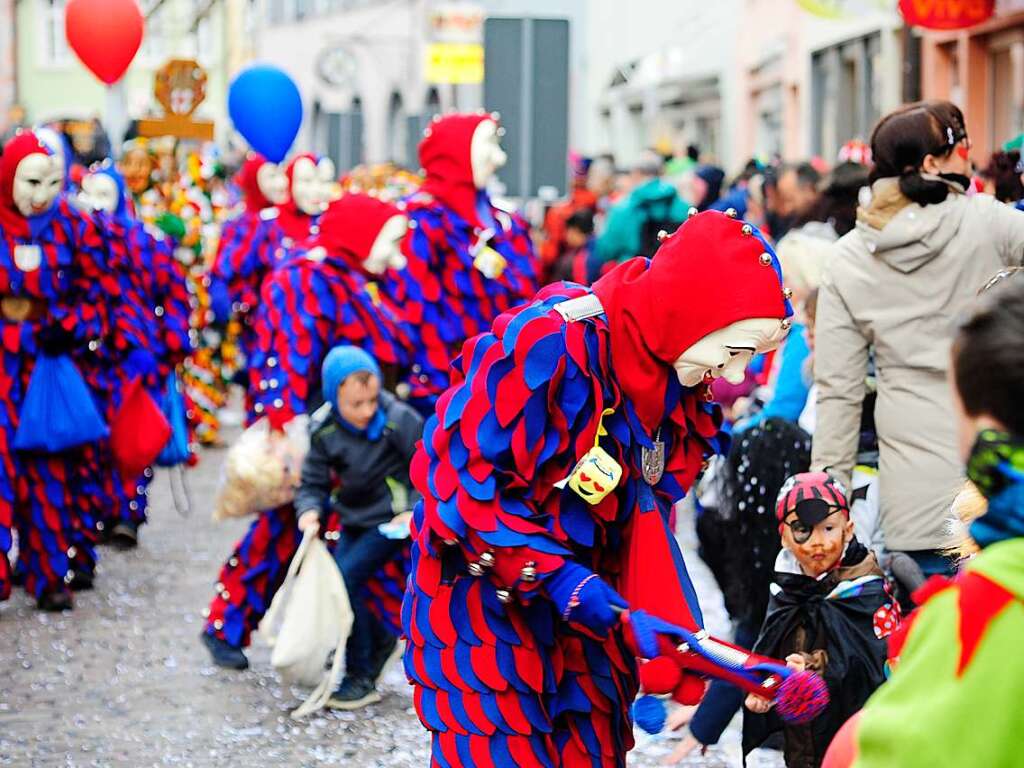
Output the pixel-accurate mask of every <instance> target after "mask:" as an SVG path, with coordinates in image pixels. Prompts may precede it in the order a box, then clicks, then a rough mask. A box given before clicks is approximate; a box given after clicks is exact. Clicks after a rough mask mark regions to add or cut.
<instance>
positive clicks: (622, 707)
mask: <svg viewBox="0 0 1024 768" xmlns="http://www.w3.org/2000/svg"><path fill="white" fill-rule="evenodd" d="M703 216H707V214H705V215H703ZM711 216H712V217H714V218H712V219H710V220H709V219H706V218H705V219H704V220H703V222H702V223H701V224H698V225H694V224H693V222H692V221H691V223H689V224H688V225H684V227H685V226H690V227H693V226H697V227H702V228H703V230H704V231H703V233H702V231H701V229H697V230H693V232H694V235H693V237H690V238H681V237H680V236H679V235H676V236H675V237H673V238H671V239H670V240H669V242H670V243H671V242H672V241H673V240H676V241H678V242H677V244H676V247H675V250H674V251H672V249H671V248H670V249H669V253H668V254H667V255H664V256H662V253H659V255H658V256H656V257H655V260H654V262H648V261H647V260H645V259H636V260H633V261H632V262H628V263H626V264H624V265H621V266H620V267H619V268H617V269H616V270H614V271H613V272H612V273H611V274H610V275H608V276H607V277H606V278H604V280H603V281H602V282H599V283H598V284H597V285H595V287H594V293H595V294H596V295H598V296H599V297H600V301H601V304H602V306H603V309H604V313H602V314H598V315H596V316H594V317H589V318H586V319H578V320H576V321H574V322H567V321H566V320H563V318H562V316H561V315H560V314H559V313H558V312H557V311H556V310H555V309H554V307H555V306H556V305H557V304H559V303H560V302H563V301H564V300H567V299H571V298H575V297H579V296H584V295H586V294H588V293H589V291H588V290H587V289H585V288H582V287H580V286H576V285H572V284H568V283H563V284H556V285H551V286H548V287H547V288H544V289H543V290H541V291H540V293H539V294H537V296H536V298H535V299H534V301H533V302H532V303H531V304H529V305H528V306H526V307H524V308H520V309H517V310H513V311H511V312H508V313H506V314H504V315H502V316H501V317H500V318H499V319H498V321H497V322H496V323H495V324H494V328H493V331H492V332H491V333H485V334H481V335H479V336H476V337H474V338H473V339H470V340H469V341H468V342H467V343H466V344H465V346H464V347H463V351H462V356H461V357H460V358H458V359H457V360H456V361H455V363H454V364H453V382H452V387H451V388H450V389H449V390H448V391H447V392H445V394H444V395H443V396H442V397H441V398H440V400H439V401H438V404H437V412H436V416H434V417H431V418H430V419H429V420H428V422H427V424H426V428H425V432H424V438H423V443H422V448H421V450H420V451H419V452H418V453H417V455H416V458H415V459H414V461H413V468H412V477H413V481H414V483H415V484H416V487H417V488H418V489H419V490H420V492H421V493H422V494H423V502H422V504H421V505H420V506H418V507H417V509H416V511H415V513H414V518H413V538H414V543H413V554H412V557H413V563H412V567H413V572H412V576H411V578H410V581H409V585H408V589H407V592H406V597H405V601H404V604H403V612H402V623H403V626H404V628H405V630H406V636H407V638H408V641H409V643H408V646H407V649H406V654H405V667H406V673H407V675H408V677H409V680H410V682H411V683H412V684H413V686H414V688H415V705H416V709H417V713H418V714H419V717H420V720H421V721H422V723H423V725H424V726H425V727H426V728H427V729H428V730H430V731H431V732H432V735H433V745H432V746H433V748H432V765H434V766H445V767H447V766H452V767H453V768H454V767H455V766H462V765H473V766H506V765H518V766H622V765H624V764H625V754H626V752H627V751H628V749H629V748H630V747H631V746H632V723H631V719H630V714H629V710H630V705H631V704H632V702H633V699H634V697H635V694H636V692H637V689H638V680H637V671H636V667H635V662H634V660H633V658H632V656H631V654H630V652H629V651H628V650H627V646H626V644H625V638H624V635H623V629H622V627H621V625H620V626H619V627H617V628H614V629H613V630H612V631H611V632H610V633H609V634H608V636H607V638H606V639H604V640H598V639H595V637H594V636H593V635H591V634H589V633H587V634H584V633H582V632H580V631H578V630H577V629H576V628H575V625H572V624H568V623H566V622H565V621H564V620H563V619H562V617H561V615H560V614H559V610H558V609H557V608H556V607H555V604H554V602H553V601H552V600H551V599H550V598H549V596H548V594H547V592H546V588H545V583H546V581H547V580H548V579H550V578H551V577H552V576H554V575H556V574H558V573H559V571H560V569H561V568H562V567H563V566H564V565H566V564H568V563H575V564H578V565H582V566H584V567H585V568H587V569H589V570H590V571H592V572H593V573H595V574H597V575H598V577H600V578H602V579H604V580H605V581H606V582H607V583H608V584H609V585H611V586H613V587H619V588H620V589H621V588H622V586H624V585H623V579H622V577H623V576H624V575H625V572H626V571H627V570H628V565H629V563H628V561H627V554H628V550H629V537H630V535H631V530H633V529H632V527H631V523H633V522H635V521H636V520H637V519H638V515H641V514H660V515H661V516H662V519H667V517H668V514H669V510H670V508H671V504H672V503H674V502H675V501H678V500H679V499H680V498H682V496H683V495H684V493H685V491H686V489H687V488H689V486H690V485H691V484H692V483H693V481H694V480H695V478H696V476H697V474H698V473H699V471H700V469H701V467H702V464H703V462H704V461H705V459H706V458H707V457H708V456H710V455H712V454H713V453H716V452H720V451H721V449H722V448H723V441H724V436H723V435H722V434H721V433H720V431H719V426H720V423H721V417H720V413H719V411H718V409H717V407H716V406H713V405H712V404H710V403H708V402H707V401H706V399H705V397H704V390H705V388H704V387H703V386H702V387H700V388H698V389H697V390H694V389H688V388H684V387H682V386H681V385H679V384H678V380H677V379H676V378H675V376H674V374H673V372H672V369H671V368H670V367H669V366H670V364H671V361H673V360H675V359H676V358H677V357H678V356H679V355H680V354H682V352H683V351H684V350H685V349H686V348H688V347H689V346H690V345H691V344H692V343H693V342H695V341H697V340H698V339H700V338H702V337H703V336H705V335H707V333H710V332H711V331H713V330H717V329H718V328H724V327H726V326H727V325H729V324H731V323H733V322H735V321H737V320H739V319H744V318H749V317H779V318H780V319H781V318H783V317H785V316H786V312H787V311H788V305H785V302H784V298H783V295H782V287H781V285H780V282H779V278H778V275H777V274H776V272H775V271H774V270H771V269H769V270H766V273H762V274H759V273H757V271H756V267H757V265H758V256H759V254H760V253H762V248H763V245H762V244H761V243H760V242H752V240H753V238H748V239H747V241H746V242H740V238H741V237H744V236H741V235H740V227H741V224H740V223H738V222H735V221H731V220H728V219H726V218H725V217H724V216H721V215H719V214H711ZM701 218H702V217H698V220H700V219H701ZM719 219H721V221H720V220H719ZM726 237H729V238H731V239H733V240H734V241H736V242H737V245H736V247H734V248H733V249H732V251H731V252H730V255H729V256H728V257H721V259H716V258H715V256H716V255H717V254H716V253H715V252H714V251H713V250H711V249H713V248H715V247H716V246H717V243H718V241H719V240H722V239H724V238H726ZM664 249H665V246H663V251H664ZM722 250H723V251H725V250H727V249H725V248H724V247H723V248H722ZM680 252H682V255H680ZM701 257H707V261H708V262H709V263H708V264H707V269H708V272H709V273H711V274H714V273H715V271H716V269H715V268H716V267H717V266H718V265H719V263H721V264H722V265H724V266H729V265H730V264H731V263H732V262H734V261H739V260H749V261H750V262H751V263H750V264H749V265H744V266H743V267H742V268H741V269H737V270H734V272H737V273H738V274H736V276H735V279H736V280H743V279H744V278H745V277H746V276H747V274H749V275H752V276H753V277H754V280H755V282H756V283H757V286H756V287H754V288H748V289H747V291H743V290H741V291H739V293H741V294H744V297H745V298H746V299H750V298H751V295H753V300H752V301H744V300H741V301H739V302H732V301H724V300H723V299H724V297H725V296H726V295H727V293H728V290H730V289H732V284H731V283H730V282H729V277H730V276H729V274H728V273H726V274H724V275H722V276H721V277H709V276H708V275H703V276H700V275H697V276H694V275H687V274H686V272H687V267H690V266H694V265H696V264H699V263H700V261H701ZM659 258H661V259H662V263H661V265H659V263H658V259H659ZM659 266H660V267H661V268H660V269H659ZM776 266H777V265H776ZM719 282H720V283H721V285H716V284H715V283H719ZM687 284H690V287H689V288H688V287H687ZM727 286H728V287H727ZM705 288H709V289H711V294H712V295H710V296H703V295H702V289H705ZM691 294H692V295H691ZM668 296H673V298H674V299H675V301H673V302H667V301H664V299H665V298H667V297H668ZM659 299H660V300H659ZM688 305H689V307H688ZM705 310H707V311H705ZM688 318H689V319H688ZM637 322H640V323H641V326H644V324H645V323H646V326H645V327H642V329H641V330H640V331H639V332H636V333H634V325H635V323H637ZM623 332H625V341H623V338H624V337H623V335H622V334H623ZM631 335H635V336H636V338H635V339H633V340H632V342H631V341H630V336H631ZM631 343H633V344H635V346H633V347H631V346H630V344H631ZM641 347H642V348H641ZM613 358H614V361H615V363H614V365H613ZM659 366H660V367H659ZM608 408H611V409H614V413H613V414H612V415H610V416H607V417H605V419H604V422H603V425H604V427H605V428H606V429H607V430H608V433H609V434H608V435H607V436H606V437H603V438H602V439H601V443H600V444H601V447H602V448H603V449H604V450H605V451H607V452H608V453H609V454H611V456H612V457H613V458H614V459H615V460H616V461H617V462H618V463H619V464H620V465H621V467H622V469H623V476H622V480H621V481H620V482H619V484H618V486H617V488H616V490H615V491H614V492H613V493H611V494H610V495H609V496H607V497H606V498H605V499H604V500H603V501H601V502H600V503H599V504H597V505H595V506H591V505H589V504H587V503H586V502H584V501H583V499H582V498H581V497H580V496H578V495H576V494H575V493H574V492H573V491H572V490H570V489H568V488H566V489H565V490H560V489H559V488H557V487H556V486H555V484H556V483H557V482H559V481H561V480H563V479H565V478H566V477H568V476H569V474H570V472H571V471H572V470H573V468H574V466H575V465H576V462H577V461H578V460H579V459H580V458H581V457H582V456H583V455H584V454H585V453H586V452H587V451H588V449H590V448H591V446H593V445H594V439H595V436H596V435H597V433H598V428H599V419H600V417H601V414H602V412H603V410H604V409H608ZM659 433H660V434H659ZM655 435H659V436H660V440H662V441H663V442H664V444H665V463H664V472H663V474H662V476H661V477H660V479H658V480H657V482H655V484H654V485H653V486H651V485H649V484H648V483H647V481H646V480H644V478H643V472H642V468H641V459H642V448H644V447H647V448H651V447H652V446H653V441H652V437H654V436H655ZM485 554H489V555H490V557H491V559H492V561H493V566H492V567H484V568H483V569H482V570H483V573H482V575H474V570H476V572H477V574H479V573H480V570H481V569H480V564H481V563H482V562H483V558H482V556H483V555H485ZM471 566H474V568H471ZM677 573H678V576H679V581H680V584H679V586H680V587H681V590H677V591H676V593H675V594H681V595H682V596H683V597H685V602H686V603H687V604H689V605H691V606H692V608H693V609H695V610H696V612H697V616H696V619H697V621H698V622H699V607H697V606H696V600H695V596H694V595H693V594H692V587H691V586H690V585H689V583H688V578H687V577H686V575H685V569H684V568H682V567H681V566H679V570H678V572H677ZM667 593H668V590H666V594H667ZM625 597H626V598H627V599H630V594H628V593H627V594H625ZM644 607H646V606H644ZM680 610H684V611H685V607H683V608H681V609H680Z"/></svg>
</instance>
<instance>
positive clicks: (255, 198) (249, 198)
mask: <svg viewBox="0 0 1024 768" xmlns="http://www.w3.org/2000/svg"><path fill="white" fill-rule="evenodd" d="M267 162H268V161H267V158H265V157H264V156H263V155H259V154H256V153H255V152H250V153H249V155H248V156H247V157H246V158H245V162H244V163H243V164H242V167H241V168H240V169H239V170H238V173H237V174H236V175H235V183H236V184H237V185H238V187H239V189H241V190H242V194H243V195H245V210H246V211H248V212H249V213H259V212H260V211H262V210H263V209H264V208H268V207H270V205H271V202H270V201H269V200H268V199H267V198H266V195H264V194H263V191H262V190H261V189H260V184H259V180H258V176H259V172H260V168H262V167H263V166H264V165H266V164H267Z"/></svg>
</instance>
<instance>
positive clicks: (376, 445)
mask: <svg viewBox="0 0 1024 768" xmlns="http://www.w3.org/2000/svg"><path fill="white" fill-rule="evenodd" d="M322 381H323V394H324V404H323V405H322V406H321V407H320V408H319V409H318V410H317V411H316V412H315V413H314V414H313V416H312V419H311V421H310V447H309V453H308V454H307V456H306V460H305V463H304V464H303V466H302V481H301V485H300V486H299V489H298V492H297V493H296V496H295V509H296V510H297V511H298V515H299V520H298V523H299V528H300V529H302V530H303V531H305V530H306V529H307V528H310V527H313V526H319V525H320V521H321V517H322V516H323V514H324V513H325V512H326V511H327V509H328V506H329V507H330V509H332V510H334V511H335V512H337V513H338V514H339V516H340V518H341V524H342V531H341V538H340V540H339V541H338V546H337V549H336V550H335V559H336V560H337V562H338V568H339V569H340V570H341V575H342V576H343V577H344V579H345V587H346V589H347V590H348V594H349V600H350V601H351V603H352V612H353V614H354V621H353V624H352V634H351V636H350V637H349V640H348V646H347V648H346V656H345V669H346V672H345V679H344V680H343V681H342V683H341V685H340V687H339V688H338V690H337V691H335V692H334V694H333V695H332V697H331V699H330V701H329V702H328V706H329V707H332V708H334V709H344V710H352V709H358V708H360V707H363V706H366V705H367V704H372V703H374V702H376V701H379V700H380V694H379V693H378V692H377V690H376V686H375V683H376V679H377V677H378V676H379V675H380V673H381V671H382V670H383V667H384V664H385V663H386V662H387V659H388V657H389V656H390V655H391V652H392V651H393V650H394V648H395V643H396V640H395V638H394V636H392V635H390V634H389V633H387V632H386V631H385V630H383V628H381V627H380V626H376V625H377V624H378V622H377V619H376V618H375V617H374V616H373V614H372V613H371V612H370V610H369V607H368V606H367V604H366V601H365V599H363V597H362V593H363V588H364V586H365V584H366V582H367V580H368V579H369V578H370V577H371V576H373V575H374V574H375V573H376V572H377V571H378V570H379V569H380V568H381V566H383V565H384V564H386V563H387V562H388V561H390V560H392V559H394V558H395V557H397V556H399V554H400V553H401V549H402V545H403V540H404V539H405V538H406V537H407V536H408V525H409V515H408V514H405V513H406V512H407V510H408V509H409V508H411V506H412V504H413V503H415V501H416V498H417V496H416V492H415V490H414V489H413V488H412V484H411V483H410V482H409V462H410V461H411V460H412V456H413V453H414V452H415V450H416V443H417V442H418V441H419V439H420V437H421V436H422V435H423V419H422V418H421V417H420V416H419V414H418V413H416V411H414V410H413V409H412V408H410V407H409V406H408V405H406V404H405V403H403V402H401V401H399V400H397V399H396V398H395V397H394V396H393V395H392V394H391V393H389V392H385V391H382V389H381V373H380V368H379V367H378V366H377V362H376V361H375V360H374V359H373V358H372V357H371V356H370V355H369V354H367V353H366V352H364V351H363V350H362V349H359V348H358V347H351V346H339V347H335V348H334V349H332V350H331V351H330V352H329V353H328V354H327V357H326V358H325V359H324V363H323V371H322ZM395 484H397V485H398V486H400V487H404V489H405V490H406V496H407V498H406V500H405V501H404V503H402V504H401V505H400V506H401V509H398V510H396V509H395V506H396V500H395V497H393V496H392V487H393V485H395ZM335 489H336V490H335ZM332 491H333V492H334V493H333V495H332ZM399 495H400V494H399ZM396 511H397V512H399V513H400V514H398V515H397V516H396ZM403 526H404V528H403Z"/></svg>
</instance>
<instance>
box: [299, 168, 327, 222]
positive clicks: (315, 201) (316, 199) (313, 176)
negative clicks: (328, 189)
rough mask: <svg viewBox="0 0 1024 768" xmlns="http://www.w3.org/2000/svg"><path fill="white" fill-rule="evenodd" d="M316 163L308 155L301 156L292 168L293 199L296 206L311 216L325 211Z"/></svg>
mask: <svg viewBox="0 0 1024 768" xmlns="http://www.w3.org/2000/svg"><path fill="white" fill-rule="evenodd" d="M321 187H322V185H321V183H320V179H319V178H318V176H317V172H316V164H315V163H314V162H313V161H312V160H310V159H309V158H308V157H300V158H299V159H298V160H296V161H295V166H294V167H293V168H292V200H294V201H295V207H296V208H298V209H299V210H300V211H302V212H303V213H305V214H307V215H309V216H316V215H318V214H320V213H322V212H323V210H324V205H323V198H322V196H321V195H322V192H321Z"/></svg>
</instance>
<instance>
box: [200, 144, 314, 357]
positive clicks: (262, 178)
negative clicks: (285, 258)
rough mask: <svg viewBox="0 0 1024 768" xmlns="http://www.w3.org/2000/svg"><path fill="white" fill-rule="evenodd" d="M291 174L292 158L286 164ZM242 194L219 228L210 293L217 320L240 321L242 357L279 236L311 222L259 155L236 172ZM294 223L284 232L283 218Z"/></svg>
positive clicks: (300, 232)
mask: <svg viewBox="0 0 1024 768" xmlns="http://www.w3.org/2000/svg"><path fill="white" fill-rule="evenodd" d="M290 170H291V171H292V174H293V175H294V161H293V163H292V166H291V167H290ZM235 182H236V183H237V184H238V186H239V188H240V189H241V192H242V196H243V204H244V206H245V207H244V209H243V211H242V212H241V213H240V214H238V216H236V217H234V218H232V219H230V220H228V221H227V222H225V223H224V226H223V227H222V228H221V236H220V241H219V243H218V246H217V257H216V259H215V260H214V263H213V267H212V268H211V269H210V273H209V278H210V296H211V299H212V309H213V312H214V315H215V317H216V320H217V321H218V322H220V323H226V322H227V321H228V320H229V318H231V317H232V316H235V317H237V318H238V319H239V321H240V322H241V324H242V331H241V335H240V338H239V340H238V343H239V345H240V348H241V352H242V354H243V356H248V355H251V354H252V350H253V348H254V346H255V332H254V331H253V329H252V322H253V320H254V319H255V313H256V307H257V306H259V300H260V289H261V288H262V286H263V279H264V278H265V277H266V276H267V274H268V273H269V272H270V271H271V270H272V269H273V267H274V266H275V265H276V264H278V262H279V258H278V255H277V249H278V248H279V247H280V246H281V244H282V242H283V240H284V238H285V237H286V236H288V237H292V236H294V237H297V238H298V241H302V240H305V239H306V238H307V237H308V236H309V229H310V226H311V222H310V221H308V220H304V218H305V217H304V215H301V214H300V212H299V211H298V209H297V208H295V206H294V202H293V201H290V199H289V192H288V189H289V177H288V176H287V175H286V174H285V173H284V171H282V170H281V168H280V167H279V166H278V165H277V164H275V163H271V162H270V161H269V160H267V159H266V158H264V157H263V156H262V155H258V154H255V153H253V154H250V155H249V157H247V158H246V160H245V163H244V164H243V165H242V168H241V169H240V170H239V172H238V175H237V176H236V177H235ZM283 210H287V212H286V213H284V216H283V219H282V221H285V222H287V223H288V226H289V227H291V228H293V230H294V231H293V232H292V235H285V228H284V227H283V226H282V225H280V224H279V223H275V224H273V225H270V224H268V222H271V221H274V220H275V219H280V218H282V211H283Z"/></svg>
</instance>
